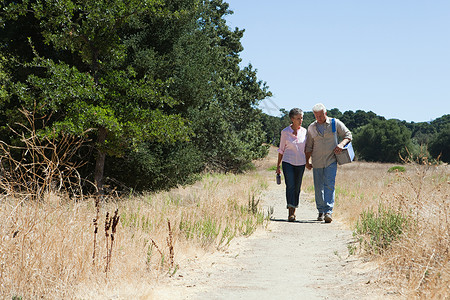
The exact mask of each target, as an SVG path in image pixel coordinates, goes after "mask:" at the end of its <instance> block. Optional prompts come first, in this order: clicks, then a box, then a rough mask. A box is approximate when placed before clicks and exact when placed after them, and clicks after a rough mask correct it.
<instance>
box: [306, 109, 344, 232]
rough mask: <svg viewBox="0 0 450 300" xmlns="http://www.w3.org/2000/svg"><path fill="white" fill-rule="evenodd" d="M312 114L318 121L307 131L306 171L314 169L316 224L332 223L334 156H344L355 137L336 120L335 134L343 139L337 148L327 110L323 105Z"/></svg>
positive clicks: (334, 174)
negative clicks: (317, 214)
mask: <svg viewBox="0 0 450 300" xmlns="http://www.w3.org/2000/svg"><path fill="white" fill-rule="evenodd" d="M313 113H314V117H315V118H316V121H314V122H313V123H312V124H311V125H309V127H308V132H307V139H306V147H305V155H306V168H307V169H308V170H311V168H312V169H313V178H314V190H315V199H316V207H317V210H318V212H319V216H318V217H317V220H318V221H323V220H325V223H331V221H332V220H333V219H332V213H333V206H334V185H335V179H336V171H337V161H336V156H335V154H339V153H341V152H342V149H343V148H344V146H345V145H347V143H349V142H350V141H351V140H352V133H351V132H350V130H348V129H347V127H346V126H345V125H344V123H342V122H341V121H340V120H338V119H335V124H336V134H337V135H338V136H339V137H341V138H342V142H340V143H339V144H337V145H336V139H335V136H334V135H335V133H334V132H333V130H332V125H331V122H332V119H331V118H329V117H327V110H326V108H325V106H324V105H323V104H322V103H318V104H316V105H314V107H313ZM310 158H311V159H312V164H311V163H310Z"/></svg>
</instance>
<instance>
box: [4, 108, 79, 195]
mask: <svg viewBox="0 0 450 300" xmlns="http://www.w3.org/2000/svg"><path fill="white" fill-rule="evenodd" d="M20 112H21V113H22V114H23V115H24V116H25V117H26V119H27V121H28V125H24V124H19V123H18V124H17V125H18V126H20V128H22V132H18V131H16V130H14V129H12V128H10V130H11V132H12V133H14V134H15V135H16V136H17V137H18V138H19V140H20V142H21V143H22V144H23V145H22V146H12V145H8V144H6V143H5V142H3V141H0V172H1V177H0V189H1V190H2V191H3V195H4V196H5V197H8V196H14V197H17V196H19V197H21V198H25V199H38V200H40V199H42V198H43V197H44V195H46V194H48V193H50V192H53V193H61V192H68V193H70V194H71V195H72V196H75V197H79V198H81V199H82V198H83V192H82V178H81V176H80V174H79V173H78V170H77V169H78V168H80V167H81V166H83V164H84V162H83V161H81V160H80V159H76V155H77V153H78V150H79V149H80V148H81V147H82V146H83V145H84V142H85V139H84V138H83V137H76V136H72V135H68V134H60V135H59V136H57V135H56V134H53V137H49V136H43V137H41V136H40V135H39V134H38V133H37V129H36V123H37V122H38V121H42V122H43V123H44V125H42V126H43V127H45V122H46V117H44V118H41V119H36V118H35V114H34V112H30V111H27V110H25V109H22V110H20Z"/></svg>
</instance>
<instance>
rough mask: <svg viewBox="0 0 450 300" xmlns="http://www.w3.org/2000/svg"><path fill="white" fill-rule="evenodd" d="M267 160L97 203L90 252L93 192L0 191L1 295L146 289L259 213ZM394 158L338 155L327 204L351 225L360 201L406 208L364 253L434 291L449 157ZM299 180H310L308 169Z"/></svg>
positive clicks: (269, 176)
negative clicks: (395, 231) (430, 161)
mask: <svg viewBox="0 0 450 300" xmlns="http://www.w3.org/2000/svg"><path fill="white" fill-rule="evenodd" d="M275 164H276V152H274V149H273V148H272V149H271V153H270V154H269V157H268V159H265V160H261V161H258V162H257V163H256V165H257V167H258V170H262V171H257V172H250V173H248V174H245V175H221V174H216V175H205V176H204V178H203V179H202V180H201V181H199V182H197V183H196V184H194V185H192V186H189V187H179V188H177V189H173V190H171V191H168V192H162V193H157V194H148V195H144V196H136V197H128V198H122V199H115V200H114V201H112V200H111V201H109V202H104V203H102V204H101V206H100V207H99V214H98V222H97V227H98V233H97V238H96V243H95V245H96V246H95V247H96V250H95V255H93V254H94V228H95V226H94V222H93V219H94V218H96V215H97V214H96V207H95V201H94V200H93V199H89V200H85V201H80V202H74V201H69V200H67V198H65V197H61V196H56V195H51V194H47V195H46V197H44V199H42V200H41V201H29V200H21V199H16V198H13V197H11V196H8V197H6V198H3V199H2V200H1V202H0V218H1V220H2V222H1V223H0V236H1V243H0V295H2V297H3V298H7V299H8V298H9V299H13V298H15V299H20V298H21V297H22V298H24V299H34V298H46V299H48V298H51V299H53V298H82V299H91V298H114V297H115V298H120V297H121V295H123V291H124V290H126V296H127V297H133V298H137V297H144V296H149V295H150V294H151V289H152V286H154V285H155V284H157V281H158V278H159V277H161V276H163V277H167V276H174V275H176V272H177V270H178V269H179V268H183V266H184V265H185V263H187V262H188V261H190V260H192V259H195V258H196V257H201V255H202V254H203V253H205V252H208V251H215V250H217V249H223V248H226V247H227V245H228V243H229V242H230V241H231V239H233V238H234V237H236V236H239V235H249V234H251V233H252V232H253V231H254V230H255V228H256V227H257V226H261V225H264V224H267V223H266V221H267V214H265V213H264V212H262V211H261V209H260V205H259V202H258V201H259V199H260V198H259V197H260V193H261V192H262V191H263V190H264V189H266V188H267V181H268V180H275V176H274V175H275V172H274V170H273V166H274V165H275ZM392 166H393V165H392V164H377V163H361V162H354V163H352V164H349V165H345V166H342V167H339V170H338V176H337V182H336V209H335V216H336V218H338V219H339V220H345V221H346V223H347V224H348V226H349V227H354V226H355V224H357V223H358V221H360V220H361V214H362V213H364V212H366V211H368V210H369V209H373V210H374V211H376V209H377V208H378V206H379V205H380V204H382V205H383V206H386V207H389V208H392V209H393V210H394V211H395V212H396V213H399V214H401V215H403V216H406V217H407V218H408V220H410V222H409V223H408V227H407V228H405V230H404V231H403V233H402V235H401V238H399V239H397V240H395V241H393V242H392V243H391V244H390V245H389V247H386V248H385V249H381V250H382V251H378V252H376V251H375V252H373V251H372V252H368V254H370V257H371V258H373V259H376V260H377V261H379V262H380V265H381V270H382V275H383V278H385V279H393V282H394V284H396V285H397V286H398V290H399V291H400V293H402V294H403V295H406V296H411V297H420V298H427V299H428V298H438V299H439V298H442V299H444V298H445V297H446V296H447V297H448V295H449V286H450V284H449V280H450V273H449V272H450V271H449V270H450V265H449V245H450V237H449V219H448V218H449V211H450V207H449V205H450V203H449V196H448V195H449V187H450V184H449V182H450V179H449V175H450V169H449V166H447V165H441V166H438V167H435V166H418V165H413V164H409V165H404V166H405V168H406V172H405V173H395V172H393V173H389V172H388V170H389V168H391V167H392ZM271 167H272V170H270V171H268V170H269V169H270V168H271ZM303 190H304V191H306V192H309V193H312V192H313V184H312V172H310V171H307V172H305V176H304V180H303ZM22 199H23V198H22ZM116 210H118V215H117V218H119V221H118V224H117V227H116V231H115V232H114V233H113V229H112V223H113V221H114V220H111V218H113V219H114V217H113V216H114V212H115V211H116ZM107 213H108V214H109V217H108V218H106V215H107ZM116 221H117V219H116ZM105 222H106V223H107V224H106V225H107V226H106V227H105ZM109 222H112V223H111V226H110V225H108V223H109ZM112 234H114V239H112V237H111V236H112ZM361 249H362V248H361ZM105 271H107V273H106V272H105ZM149 293H150V294H149Z"/></svg>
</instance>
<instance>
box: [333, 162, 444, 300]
mask: <svg viewBox="0 0 450 300" xmlns="http://www.w3.org/2000/svg"><path fill="white" fill-rule="evenodd" d="M392 166H393V165H390V164H379V163H360V162H355V163H352V164H349V165H344V166H341V167H340V168H339V170H338V176H337V179H336V210H335V212H336V213H335V215H336V216H337V217H338V218H340V219H344V220H346V222H347V224H348V225H349V226H351V227H354V226H355V224H357V222H358V221H360V220H361V214H362V213H363V212H367V211H370V210H372V211H375V212H376V211H377V209H378V207H379V206H380V205H381V206H382V207H387V208H389V209H391V210H392V211H393V212H394V213H395V214H397V215H398V216H401V217H402V218H403V217H405V218H407V220H408V225H407V228H404V230H403V232H402V234H401V236H400V238H398V239H397V240H394V241H393V242H392V243H391V244H390V245H389V247H386V248H385V249H378V250H381V251H371V250H370V249H369V251H368V253H369V254H371V255H372V257H374V258H376V259H378V260H379V261H380V264H381V270H382V275H383V277H384V279H391V280H393V282H394V283H395V284H396V285H397V287H398V290H399V293H401V294H403V295H406V296H409V297H419V298H426V299H434V298H436V299H445V298H446V297H449V296H450V263H449V258H450V253H449V248H450V223H449V222H450V216H449V213H450V199H449V191H450V167H449V166H448V165H440V166H432V165H417V164H406V165H403V166H404V167H405V169H406V171H405V172H404V173H401V172H391V173H390V172H388V170H389V168H391V167H392ZM382 230H385V232H386V231H387V228H382ZM359 238H361V239H363V237H361V236H360V237H359ZM366 238H367V237H366ZM366 250H367V249H366ZM372 250H373V249H372Z"/></svg>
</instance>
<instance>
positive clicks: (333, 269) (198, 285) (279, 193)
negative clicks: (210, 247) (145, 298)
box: [153, 183, 392, 299]
mask: <svg viewBox="0 0 450 300" xmlns="http://www.w3.org/2000/svg"><path fill="white" fill-rule="evenodd" d="M311 198H312V195H308V194H305V193H302V195H301V203H300V207H299V209H298V210H297V213H296V215H297V221H296V222H294V223H289V222H286V214H287V210H286V208H285V206H286V204H285V200H284V185H279V186H278V185H276V184H275V183H270V186H269V188H268V190H267V192H266V193H265V194H264V196H263V201H264V206H265V207H269V206H272V207H273V208H274V216H273V220H272V221H271V222H270V224H269V226H268V230H264V229H261V230H258V231H257V232H256V233H255V234H254V235H252V236H251V237H249V238H237V239H235V241H234V242H233V243H232V244H231V245H230V247H229V249H228V250H227V251H226V252H219V253H215V254H211V255H207V256H205V257H202V258H201V259H199V260H198V262H195V261H194V262H191V263H190V265H189V266H188V267H187V268H184V269H181V270H180V271H179V272H178V273H177V274H176V275H175V278H172V279H170V280H168V281H167V282H164V283H163V286H164V287H162V288H161V289H158V290H156V291H155V293H154V295H153V296H154V298H155V299H281V298H285V299H381V298H383V299H386V298H387V297H389V298H390V299H391V298H392V297H391V296H390V295H389V293H388V292H386V291H383V290H382V289H381V288H380V287H379V286H378V285H377V284H376V283H374V282H375V279H376V276H377V274H376V268H374V266H373V265H371V264H369V263H365V262H363V261H362V260H361V259H358V258H357V257H355V256H349V255H348V248H347V245H348V244H349V243H350V242H351V241H352V233H351V231H349V230H346V229H344V227H343V226H342V225H341V224H340V223H339V220H335V221H333V222H332V223H331V224H325V223H322V222H317V221H315V218H316V216H317V214H316V210H315V207H314V205H313V204H312V202H311ZM308 200H309V201H308ZM200 261H201V263H200Z"/></svg>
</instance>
